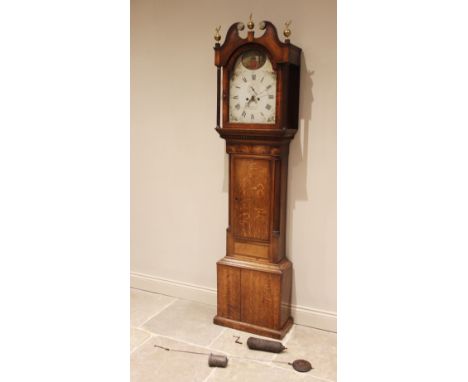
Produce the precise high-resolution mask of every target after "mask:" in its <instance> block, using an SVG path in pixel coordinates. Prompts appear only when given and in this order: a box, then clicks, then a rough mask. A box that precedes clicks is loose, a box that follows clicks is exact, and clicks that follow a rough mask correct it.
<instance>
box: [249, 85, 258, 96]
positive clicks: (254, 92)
mask: <svg viewBox="0 0 468 382" xmlns="http://www.w3.org/2000/svg"><path fill="white" fill-rule="evenodd" d="M250 89H252V91H253V92H254V93H255V95H258V94H257V92H256V91H255V89H254V88H253V87H252V86H251V87H250Z"/></svg>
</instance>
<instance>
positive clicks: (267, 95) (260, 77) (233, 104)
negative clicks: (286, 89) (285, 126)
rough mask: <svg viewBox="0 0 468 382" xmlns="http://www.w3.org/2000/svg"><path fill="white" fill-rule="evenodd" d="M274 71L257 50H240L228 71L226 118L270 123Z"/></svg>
mask: <svg viewBox="0 0 468 382" xmlns="http://www.w3.org/2000/svg"><path fill="white" fill-rule="evenodd" d="M275 119H276V72H275V71H274V70H273V67H272V65H271V62H270V60H269V59H268V57H267V56H266V55H265V54H264V53H263V52H260V51H258V50H252V51H247V52H245V53H243V54H242V55H241V56H240V57H239V58H238V59H237V61H236V63H235V65H234V67H233V69H232V72H231V74H230V83H229V122H233V123H261V124H274V123H275Z"/></svg>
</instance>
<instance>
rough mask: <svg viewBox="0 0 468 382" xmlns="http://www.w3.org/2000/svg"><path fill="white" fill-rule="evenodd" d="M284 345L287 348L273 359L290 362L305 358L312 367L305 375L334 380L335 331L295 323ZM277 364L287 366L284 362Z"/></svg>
mask: <svg viewBox="0 0 468 382" xmlns="http://www.w3.org/2000/svg"><path fill="white" fill-rule="evenodd" d="M285 346H286V347H287V348H288V350H287V351H285V352H284V353H280V354H278V355H277V356H276V358H275V359H274V360H276V361H288V362H292V361H294V360H295V359H306V360H307V361H309V362H310V363H311V364H312V367H313V370H311V371H310V372H308V373H307V375H312V376H316V377H319V378H324V379H327V380H331V381H336V333H330V332H325V331H323V330H318V329H313V328H308V327H306V326H300V325H295V327H294V331H293V332H292V334H291V337H290V339H289V341H288V342H287V343H286V345H285ZM279 366H281V367H284V368H288V367H289V366H288V365H286V364H279ZM304 375H306V374H304Z"/></svg>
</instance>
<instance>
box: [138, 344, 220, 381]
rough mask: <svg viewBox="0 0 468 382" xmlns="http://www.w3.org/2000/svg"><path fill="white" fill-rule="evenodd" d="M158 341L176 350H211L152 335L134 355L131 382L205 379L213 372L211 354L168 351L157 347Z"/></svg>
mask: <svg viewBox="0 0 468 382" xmlns="http://www.w3.org/2000/svg"><path fill="white" fill-rule="evenodd" d="M155 344H157V345H160V346H164V347H168V348H172V349H180V350H189V351H196V352H208V350H207V349H204V348H200V347H196V346H191V345H187V344H184V343H181V342H178V341H174V340H171V339H168V338H163V337H152V338H151V339H150V340H148V341H146V343H144V344H143V345H142V346H140V347H139V348H138V349H137V350H135V351H134V352H133V353H132V355H131V358H130V368H131V382H154V381H161V382H166V381H171V382H202V381H204V380H205V379H206V377H207V376H208V375H209V374H210V373H211V371H212V368H210V367H209V366H208V356H204V355H195V354H187V353H178V352H174V351H165V350H163V349H159V348H155V347H154V345H155Z"/></svg>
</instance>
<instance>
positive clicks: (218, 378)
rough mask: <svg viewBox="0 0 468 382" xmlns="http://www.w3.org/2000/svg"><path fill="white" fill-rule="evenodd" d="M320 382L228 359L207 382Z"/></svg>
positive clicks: (296, 373)
mask: <svg viewBox="0 0 468 382" xmlns="http://www.w3.org/2000/svg"><path fill="white" fill-rule="evenodd" d="M226 381H230V382H231V381H232V382H257V381H268V382H286V381H287V382H322V381H320V380H319V379H315V378H313V377H310V376H306V375H304V374H302V373H298V372H296V371H294V370H293V369H292V368H291V369H290V370H287V369H283V368H279V367H275V366H271V365H269V364H267V363H260V362H255V361H248V360H239V359H235V358H230V359H229V363H228V366H227V367H226V368H224V369H223V368H216V369H215V371H214V372H213V373H212V374H211V375H210V377H209V378H208V379H207V382H226Z"/></svg>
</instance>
